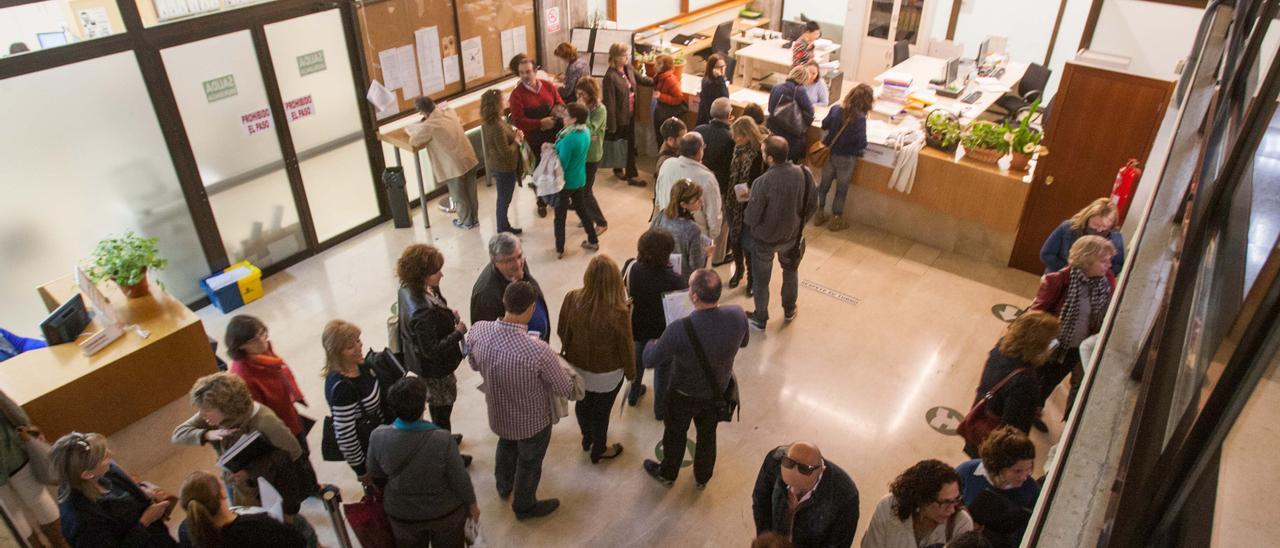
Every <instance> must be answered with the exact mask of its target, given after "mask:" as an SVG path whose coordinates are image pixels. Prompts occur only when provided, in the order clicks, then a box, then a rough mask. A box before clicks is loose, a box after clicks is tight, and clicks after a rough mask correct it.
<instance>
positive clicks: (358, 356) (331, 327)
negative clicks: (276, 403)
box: [320, 320, 387, 485]
mask: <svg viewBox="0 0 1280 548" xmlns="http://www.w3.org/2000/svg"><path fill="white" fill-rule="evenodd" d="M320 343H321V345H323V346H324V356H325V359H324V370H323V375H324V399H325V401H327V402H328V403H329V413H330V417H331V418H330V424H328V425H325V428H329V427H330V426H331V427H332V428H333V438H334V440H336V441H337V442H338V450H339V451H340V452H341V453H342V457H343V458H344V459H346V461H347V464H348V465H350V466H351V469H352V470H354V471H355V473H356V477H357V478H359V479H360V483H363V484H365V485H369V477H368V471H367V470H366V469H365V457H366V455H367V454H368V453H369V435H370V434H372V433H373V430H374V429H375V428H377V427H378V426H380V425H382V424H384V423H386V422H387V421H386V420H385V419H384V416H385V415H384V413H383V411H382V408H383V402H382V393H383V391H384V389H383V387H382V386H380V385H379V383H378V376H377V375H375V374H374V373H373V370H372V369H371V368H370V367H369V366H368V365H365V363H364V343H363V342H361V341H360V328H359V327H356V326H355V325H354V324H351V323H349V322H345V321H342V320H332V321H330V322H329V323H328V324H325V326H324V332H323V333H322V334H321V335H320Z"/></svg>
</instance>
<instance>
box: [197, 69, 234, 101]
mask: <svg viewBox="0 0 1280 548" xmlns="http://www.w3.org/2000/svg"><path fill="white" fill-rule="evenodd" d="M237 93H239V91H237V90H236V77H235V76H234V75H232V74H228V75H226V76H219V77H217V78H214V79H212V80H207V81H205V82H204V98H205V99H208V100H209V102H210V103H212V102H214V101H219V100H222V99H226V98H227V97H235V95H236V94H237Z"/></svg>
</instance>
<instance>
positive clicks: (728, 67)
mask: <svg viewBox="0 0 1280 548" xmlns="http://www.w3.org/2000/svg"><path fill="white" fill-rule="evenodd" d="M737 66H738V59H737V58H736V57H733V56H732V55H726V56H725V58H724V78H725V80H727V81H729V82H732V81H733V69H734V68H736V67H737Z"/></svg>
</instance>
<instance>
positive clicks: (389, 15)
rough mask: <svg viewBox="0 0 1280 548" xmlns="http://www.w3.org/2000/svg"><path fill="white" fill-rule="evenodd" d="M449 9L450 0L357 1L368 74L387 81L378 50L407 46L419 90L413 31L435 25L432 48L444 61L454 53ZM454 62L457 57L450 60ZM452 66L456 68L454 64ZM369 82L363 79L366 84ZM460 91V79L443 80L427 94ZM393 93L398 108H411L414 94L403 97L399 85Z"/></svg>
mask: <svg viewBox="0 0 1280 548" xmlns="http://www.w3.org/2000/svg"><path fill="white" fill-rule="evenodd" d="M453 9H454V3H453V0H380V1H376V2H367V3H365V4H363V5H359V7H357V9H356V13H357V16H358V17H359V18H360V27H361V29H362V31H363V32H362V33H361V34H362V36H361V38H362V40H363V41H364V44H363V45H364V57H365V58H364V61H365V66H367V67H369V78H370V79H372V80H377V81H379V82H383V83H384V84H385V83H386V82H387V81H388V78H387V77H388V76H392V81H394V76H393V75H390V74H383V66H382V62H381V60H380V56H379V53H380V52H384V51H387V50H392V49H395V48H403V47H405V46H409V47H410V48H412V49H413V51H414V56H413V59H414V63H413V67H414V68H413V74H414V75H415V76H417V77H418V78H419V85H418V86H417V89H419V90H420V89H421V85H420V82H421V80H420V79H421V73H420V72H419V71H420V70H421V67H420V66H418V63H417V62H416V60H417V58H418V55H417V54H418V44H417V40H416V39H415V38H414V33H415V32H417V31H418V30H419V29H422V28H426V27H435V28H436V29H437V30H436V32H437V35H438V36H439V41H440V44H438V49H436V50H435V51H438V52H439V53H440V55H441V56H442V57H443V58H444V59H445V61H446V62H447V61H449V60H451V58H449V57H448V56H450V55H457V54H458V37H457V33H456V32H455V30H454V26H453ZM406 61H407V59H406ZM454 63H457V61H456V60H454ZM444 70H445V72H446V74H447V73H448V72H449V71H450V68H449V67H447V66H446V67H444ZM453 70H454V71H458V70H460V69H458V67H457V66H456V64H455V66H454V68H453ZM406 71H407V69H406ZM455 73H456V72H455ZM445 81H446V82H449V79H448V78H446V79H445ZM370 83H371V82H365V84H366V85H368V84H370ZM460 91H462V82H461V80H459V81H454V82H451V83H446V84H445V86H444V89H443V90H440V91H437V92H434V93H431V96H432V97H433V98H440V97H445V96H448V95H453V94H456V93H458V92H460ZM420 93H421V92H420V91H419V94H420ZM395 95H396V100H397V101H398V106H399V111H400V112H406V111H412V110H413V100H414V99H415V98H417V95H413V96H410V97H405V96H404V95H405V90H403V89H398V90H396V91H395Z"/></svg>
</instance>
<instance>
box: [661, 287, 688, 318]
mask: <svg viewBox="0 0 1280 548" xmlns="http://www.w3.org/2000/svg"><path fill="white" fill-rule="evenodd" d="M692 312H693V299H690V298H689V292H688V291H672V292H670V293H664V294H663V295H662V315H663V316H666V319H667V325H671V324H672V323H674V322H675V321H677V320H680V319H683V318H684V317H685V316H688V315H689V314H691V313H692Z"/></svg>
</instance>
